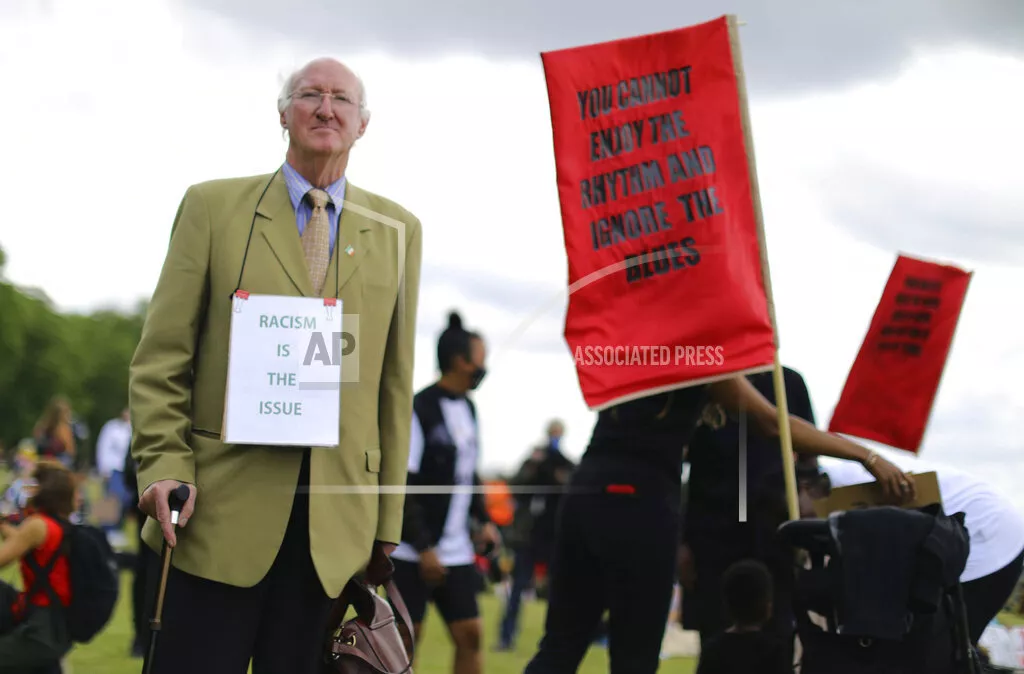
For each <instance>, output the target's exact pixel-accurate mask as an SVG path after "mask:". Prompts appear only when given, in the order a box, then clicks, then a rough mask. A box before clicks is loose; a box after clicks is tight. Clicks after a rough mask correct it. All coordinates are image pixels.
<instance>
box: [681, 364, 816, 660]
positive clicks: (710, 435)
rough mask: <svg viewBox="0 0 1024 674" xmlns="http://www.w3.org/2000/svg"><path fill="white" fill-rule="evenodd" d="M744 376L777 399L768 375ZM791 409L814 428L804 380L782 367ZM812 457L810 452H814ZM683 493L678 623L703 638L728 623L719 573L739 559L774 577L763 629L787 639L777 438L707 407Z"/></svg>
mask: <svg viewBox="0 0 1024 674" xmlns="http://www.w3.org/2000/svg"><path fill="white" fill-rule="evenodd" d="M747 380H748V381H749V382H750V383H751V384H752V385H753V387H754V388H755V389H757V391H758V393H760V394H761V395H762V396H764V397H765V399H767V400H768V401H769V402H771V403H772V404H774V403H775V386H774V382H773V378H772V373H771V372H763V373H757V374H752V375H749V376H748V377H747ZM783 381H784V384H785V387H786V402H787V406H788V408H789V413H790V415H791V416H793V417H799V418H800V419H803V420H804V421H806V422H807V423H809V424H811V425H814V423H815V419H814V410H813V408H812V407H811V398H810V395H809V394H808V391H807V385H806V384H805V382H804V379H803V377H802V376H801V375H800V373H799V372H797V371H795V370H793V369H791V368H788V367H784V368H783ZM741 445H743V446H745V447H746V462H745V464H746V477H747V482H746V492H747V508H746V511H747V512H746V518H745V519H746V521H743V522H741V521H740V512H739V497H740V494H739V481H738V479H737V476H738V475H739V474H740V465H739V454H740V451H739V450H740V447H741ZM812 458H813V457H812ZM687 459H688V461H689V463H690V478H689V484H688V489H689V494H688V502H687V507H686V519H685V522H684V526H683V548H684V549H683V551H682V554H683V557H684V559H685V560H686V562H687V563H688V564H689V565H691V566H690V572H689V573H685V572H684V573H685V582H684V583H683V592H684V596H683V607H684V608H683V614H684V622H683V626H684V628H686V629H691V630H696V631H698V632H699V633H700V638H701V643H704V642H705V641H706V640H707V639H708V638H709V637H712V636H714V635H716V634H718V633H720V632H722V631H723V630H725V629H726V628H727V627H728V626H729V621H728V617H727V616H726V615H725V612H724V610H723V608H724V607H723V606H722V602H721V596H722V572H723V570H725V569H727V568H729V567H730V566H731V565H732V564H733V563H735V562H737V561H739V560H741V559H756V560H759V561H761V562H764V564H765V565H766V566H767V568H768V569H769V570H770V571H771V574H772V577H773V581H774V591H773V595H774V597H775V599H776V601H775V602H773V606H774V612H773V614H772V616H771V620H769V621H768V624H767V625H766V629H769V630H772V631H775V632H776V633H777V634H778V635H780V637H781V638H782V639H784V640H786V641H787V643H790V644H791V643H792V640H793V629H794V628H793V616H792V607H791V602H790V597H791V588H790V585H791V581H792V577H793V574H792V554H791V553H789V552H788V551H787V550H786V549H785V548H784V547H783V546H781V545H779V544H778V542H777V541H776V538H775V532H776V530H777V529H778V527H779V525H781V524H782V523H783V522H785V521H786V520H787V519H789V512H788V508H787V504H786V487H785V476H784V471H783V466H782V451H781V447H780V445H779V441H778V438H774V437H768V436H765V435H763V434H761V433H758V432H757V429H756V428H753V427H752V425H751V424H743V425H741V424H740V422H739V420H738V419H736V418H733V419H729V418H727V416H726V414H725V412H724V410H722V409H721V408H720V406H718V405H714V404H712V405H709V406H708V407H707V408H706V409H705V414H704V415H703V419H702V423H701V425H700V426H699V427H698V428H697V430H696V431H695V432H694V434H693V439H692V440H691V441H690V444H689V446H688V448H687Z"/></svg>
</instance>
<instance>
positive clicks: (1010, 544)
mask: <svg viewBox="0 0 1024 674" xmlns="http://www.w3.org/2000/svg"><path fill="white" fill-rule="evenodd" d="M879 454H882V455H883V456H884V457H885V458H886V459H888V460H889V461H890V462H891V463H893V464H894V465H895V466H896V467H897V468H899V469H900V470H902V471H904V472H913V473H930V472H933V471H934V472H935V474H936V477H937V479H938V482H939V493H940V494H941V497H942V508H943V510H945V511H946V513H947V514H950V515H951V514H953V513H956V512H962V513H964V515H965V517H964V525H965V526H966V527H967V531H968V533H970V536H971V551H970V554H969V556H968V558H967V566H966V567H965V568H964V571H963V573H962V574H961V575H960V581H961V582H965V583H966V582H967V581H970V580H974V579H976V578H981V577H982V576H987V575H989V574H991V573H995V572H996V571H999V570H1000V569H1002V568H1003V567H1004V566H1006V565H1007V564H1009V563H1010V562H1012V561H1013V560H1014V559H1016V558H1017V556H1018V555H1019V554H1020V553H1021V551H1022V550H1024V516H1022V515H1021V514H1020V513H1019V512H1017V509H1016V508H1015V507H1014V505H1013V503H1011V502H1010V501H1009V499H1007V498H1006V497H1005V496H1003V495H1001V494H1000V493H999V492H997V491H996V490H995V489H993V488H992V487H990V486H989V485H988V484H986V483H985V482H983V481H982V480H980V479H978V478H977V477H975V476H973V475H971V474H969V473H965V472H963V471H961V470H957V469H956V468H950V467H949V466H946V465H943V464H937V463H932V462H930V461H927V460H922V459H919V458H917V457H914V456H912V455H909V454H905V453H896V452H884V453H883V452H879ZM819 465H820V466H821V469H822V471H824V472H826V473H827V474H828V477H829V480H831V482H832V486H833V487H846V486H849V485H851V484H863V483H865V482H873V481H874V480H875V478H874V476H873V475H871V473H869V472H868V471H867V469H866V468H864V467H863V466H862V465H861V464H859V463H857V462H856V461H842V460H839V459H832V458H830V457H821V459H820V461H819Z"/></svg>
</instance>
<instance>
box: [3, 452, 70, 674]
mask: <svg viewBox="0 0 1024 674" xmlns="http://www.w3.org/2000/svg"><path fill="white" fill-rule="evenodd" d="M75 485H76V481H75V476H74V474H73V473H72V472H71V471H70V470H69V469H68V468H67V467H65V466H64V465H62V464H61V463H59V462H58V461H56V460H52V459H50V460H43V461H40V462H39V463H38V464H37V465H36V468H35V470H34V471H33V473H32V482H31V483H30V485H29V491H30V494H31V496H30V497H29V501H28V507H27V508H26V509H25V512H24V517H23V518H18V519H20V522H18V523H14V521H13V519H12V518H8V519H5V520H0V539H2V543H0V569H4V568H6V567H7V566H8V565H10V564H12V563H14V562H19V563H20V567H21V585H22V588H24V589H23V590H22V591H20V592H19V591H18V590H16V589H15V588H14V587H13V586H11V585H9V584H7V583H4V582H2V581H0V674H5V673H9V672H10V673H13V672H24V671H32V669H33V668H42V667H47V666H52V665H54V664H55V663H57V662H59V660H60V659H61V658H62V657H64V655H65V654H67V652H68V651H69V650H70V649H71V639H70V637H69V635H68V628H67V622H66V618H65V614H64V611H63V609H62V608H57V609H55V608H54V606H53V604H52V602H51V597H56V598H57V599H58V600H59V601H60V603H61V604H63V607H64V608H66V607H67V606H69V605H70V604H71V581H70V573H69V568H68V560H67V557H66V556H64V555H63V554H61V547H62V546H61V544H62V543H63V538H64V533H63V529H62V528H61V522H62V521H63V522H66V521H67V520H68V518H69V517H70V516H71V513H72V512H73V511H74V509H75V494H76V486H75ZM51 560H52V564H51ZM47 569H49V574H48V578H40V579H38V580H37V578H36V575H37V570H40V571H45V570H47ZM47 581H48V582H47Z"/></svg>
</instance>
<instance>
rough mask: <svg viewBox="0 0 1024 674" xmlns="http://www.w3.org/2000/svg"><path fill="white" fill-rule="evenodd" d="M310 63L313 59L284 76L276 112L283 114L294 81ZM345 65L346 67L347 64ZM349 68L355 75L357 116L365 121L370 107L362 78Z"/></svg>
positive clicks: (291, 92) (293, 88)
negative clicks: (357, 101) (357, 98)
mask: <svg viewBox="0 0 1024 674" xmlns="http://www.w3.org/2000/svg"><path fill="white" fill-rule="evenodd" d="M312 63H314V61H311V62H310V63H307V64H306V65H304V66H302V67H301V68H298V69H296V70H294V71H292V73H291V74H290V75H288V77H286V78H285V80H284V84H283V85H281V91H280V93H278V95H277V112H278V113H279V114H284V111H285V110H287V109H288V103H289V102H290V101H291V99H292V95H293V94H294V93H295V83H296V82H298V80H299V78H300V77H302V74H303V73H304V72H305V71H306V68H308V67H309V66H310V65H311V64H312ZM345 67H346V68H348V66H345ZM349 70H351V71H352V74H353V75H355V78H356V87H357V92H356V93H357V95H358V96H359V116H360V117H362V119H363V121H364V122H365V121H366V120H367V119H369V117H370V109H369V108H368V107H367V106H366V85H365V84H363V78H361V77H360V76H359V73H357V72H355V71H354V70H352V69H351V68H349Z"/></svg>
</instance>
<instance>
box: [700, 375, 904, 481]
mask: <svg viewBox="0 0 1024 674" xmlns="http://www.w3.org/2000/svg"><path fill="white" fill-rule="evenodd" d="M710 390H711V397H712V399H713V400H714V401H715V402H717V403H718V404H719V405H721V406H722V407H723V408H725V409H726V411H728V412H729V413H730V414H734V415H736V414H740V413H742V412H746V413H747V414H750V415H751V417H752V418H753V421H754V427H755V428H756V429H757V430H758V432H759V433H761V434H762V435H765V436H767V437H778V435H779V417H778V411H777V410H776V408H775V405H772V404H771V403H770V402H769V401H768V400H767V399H766V398H765V397H764V396H763V395H761V393H760V392H759V391H758V390H757V389H756V388H754V386H753V384H751V383H750V382H749V381H748V380H747V378H746V377H733V378H732V379H726V380H723V381H720V382H716V383H714V384H711V388H710ZM789 426H790V429H791V433H792V438H793V449H794V450H796V451H797V452H800V453H801V454H814V455H818V456H831V457H834V458H837V459H845V460H847V461H857V462H859V463H861V464H863V465H864V467H865V468H867V469H868V471H870V472H871V474H872V475H874V476H875V479H876V480H878V482H880V483H881V484H882V487H883V489H884V490H885V492H886V494H887V495H888V496H889V497H890V498H892V499H894V500H902V499H903V498H913V496H914V483H913V480H912V479H910V478H909V476H907V475H905V474H904V473H903V471H901V470H900V469H899V468H897V467H896V466H894V465H893V464H891V463H889V462H888V461H886V460H885V459H884V458H882V457H881V456H879V455H878V454H877V453H875V452H873V451H872V450H870V449H867V448H866V447H863V446H861V445H858V444H857V443H855V442H851V441H850V440H847V439H846V438H844V437H842V436H839V435H835V434H832V433H825V432H823V431H819V430H818V429H817V428H815V427H814V426H813V425H811V424H809V423H807V422H806V421H804V420H803V419H801V418H799V417H796V416H793V415H792V414H791V415H789ZM904 485H906V487H904Z"/></svg>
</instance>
